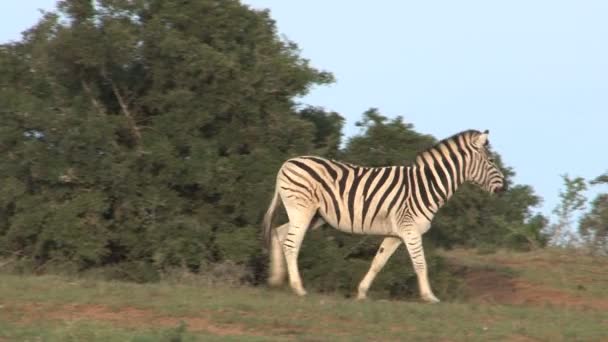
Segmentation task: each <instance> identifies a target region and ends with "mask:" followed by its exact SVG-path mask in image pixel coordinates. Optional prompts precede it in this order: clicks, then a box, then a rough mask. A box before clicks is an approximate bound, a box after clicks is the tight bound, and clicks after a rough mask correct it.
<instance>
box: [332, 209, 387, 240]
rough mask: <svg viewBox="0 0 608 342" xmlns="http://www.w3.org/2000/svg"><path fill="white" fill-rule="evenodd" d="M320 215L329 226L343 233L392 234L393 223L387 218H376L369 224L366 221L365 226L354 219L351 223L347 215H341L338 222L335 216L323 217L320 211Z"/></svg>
mask: <svg viewBox="0 0 608 342" xmlns="http://www.w3.org/2000/svg"><path fill="white" fill-rule="evenodd" d="M321 216H323V219H324V220H325V222H327V223H328V224H329V225H330V226H332V227H334V228H335V229H337V230H339V231H342V232H345V233H350V234H360V235H394V234H393V231H394V230H393V225H392V224H391V223H390V222H389V220H387V219H376V220H374V222H373V224H372V225H370V224H369V222H366V224H365V226H363V225H362V224H361V223H360V222H357V221H356V220H355V222H354V224H351V221H350V219H349V218H348V217H346V218H344V217H342V218H341V219H340V221H339V222H338V220H337V218H335V217H325V215H323V213H321Z"/></svg>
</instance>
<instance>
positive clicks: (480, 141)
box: [473, 129, 490, 147]
mask: <svg viewBox="0 0 608 342" xmlns="http://www.w3.org/2000/svg"><path fill="white" fill-rule="evenodd" d="M488 134H490V131H488V130H487V129H486V130H485V131H484V132H483V133H480V134H479V135H478V136H477V137H475V138H474V139H473V144H474V145H475V146H476V147H483V146H485V145H487V144H488Z"/></svg>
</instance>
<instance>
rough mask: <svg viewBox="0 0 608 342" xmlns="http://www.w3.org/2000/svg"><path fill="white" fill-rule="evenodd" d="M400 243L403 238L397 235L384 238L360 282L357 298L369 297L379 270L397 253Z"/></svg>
mask: <svg viewBox="0 0 608 342" xmlns="http://www.w3.org/2000/svg"><path fill="white" fill-rule="evenodd" d="M399 245H401V239H399V238H395V237H386V238H384V240H383V241H382V244H380V247H379V248H378V251H377V252H376V256H375V257H374V260H373V261H372V264H371V266H370V268H369V271H367V274H366V275H365V277H363V280H361V283H359V291H358V292H357V299H366V298H367V290H368V289H369V287H370V286H371V285H372V282H373V281H374V279H375V278H376V275H377V274H378V272H380V270H382V268H383V267H384V265H386V262H387V261H388V259H389V258H390V257H391V255H393V253H395V251H396V250H397V247H399Z"/></svg>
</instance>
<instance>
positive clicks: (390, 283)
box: [0, 0, 544, 295]
mask: <svg viewBox="0 0 608 342" xmlns="http://www.w3.org/2000/svg"><path fill="white" fill-rule="evenodd" d="M0 68H1V70H2V71H3V72H2V73H0V101H1V103H2V104H3V106H2V108H0V116H1V120H2V125H1V126H0V155H1V156H2V159H1V160H0V182H1V183H0V184H2V186H1V187H0V254H1V255H2V256H9V255H17V256H19V257H21V258H22V259H23V260H26V261H27V262H29V263H30V264H31V266H32V267H35V268H36V269H38V270H41V269H42V270H43V269H45V268H47V269H51V268H54V267H59V268H61V269H65V270H70V271H82V270H89V269H100V270H102V271H103V272H105V273H106V275H107V276H108V277H116V278H122V279H129V280H134V281H150V280H155V279H158V278H159V276H160V275H161V274H162V273H163V272H164V271H166V270H168V269H170V268H175V267H180V268H185V269H187V270H189V271H192V272H205V271H206V270H207V269H208V268H209V267H210V266H209V265H211V264H215V263H221V262H225V261H230V262H232V263H236V264H238V265H241V266H242V267H244V268H246V269H247V270H248V272H247V274H248V276H247V277H248V278H247V279H245V280H247V281H250V282H252V283H256V282H258V281H260V279H262V278H263V277H264V272H265V264H266V260H265V256H264V254H263V250H262V248H261V243H260V241H259V231H260V229H259V225H260V221H261V217H262V215H263V212H264V211H265V209H266V206H267V205H268V203H267V200H269V198H270V195H271V193H272V191H273V187H274V183H275V176H276V170H278V168H279V166H280V164H281V163H282V162H283V161H284V160H286V159H287V158H289V157H292V156H295V155H301V154H320V155H323V156H328V157H332V158H336V159H345V160H348V161H351V162H354V163H359V164H365V165H389V164H402V163H406V162H408V161H411V160H413V158H414V156H415V154H416V153H417V152H419V151H421V150H423V149H424V148H426V147H428V146H430V145H431V144H432V143H433V142H434V141H435V139H434V138H433V137H431V136H429V135H424V134H421V133H418V132H416V131H415V130H414V127H413V125H411V124H406V123H404V122H403V120H402V119H401V118H399V117H398V118H395V119H388V118H386V117H384V116H382V115H381V114H380V113H379V112H378V111H377V110H375V109H371V110H369V111H367V112H366V113H364V114H363V118H362V120H361V121H360V123H359V126H360V127H361V128H362V133H361V134H360V135H358V136H355V137H352V138H350V139H349V140H348V142H347V143H346V145H345V146H343V147H341V146H342V145H341V143H342V141H341V137H342V125H343V119H342V117H341V116H340V114H338V113H335V112H331V111H326V110H325V109H323V108H318V107H301V106H299V104H298V103H297V102H296V99H297V98H300V97H301V96H302V95H305V94H306V93H307V92H308V90H309V89H310V88H311V87H313V86H316V85H323V84H327V83H330V82H332V81H333V77H332V75H331V74H330V73H328V72H324V71H320V70H317V69H315V68H313V67H311V66H310V64H309V62H308V61H307V60H305V59H303V58H301V57H300V56H299V51H298V48H297V45H296V44H295V43H293V42H290V41H288V40H286V39H284V38H280V37H279V35H278V33H277V30H276V26H275V23H274V21H273V20H272V19H271V18H270V15H269V13H268V12H267V11H258V10H252V9H251V8H249V7H247V6H245V5H243V4H241V3H240V2H239V1H237V0H222V1H212V0H200V1H186V2H184V1H178V0H163V1H160V0H137V1H131V0H99V1H91V0H64V1H60V2H59V3H58V8H57V11H56V12H53V13H46V14H45V15H44V17H43V18H42V19H41V20H40V21H39V22H38V23H37V24H36V25H35V26H34V27H32V28H31V29H29V30H28V31H26V32H25V33H24V36H23V39H22V40H21V41H19V42H16V43H11V44H4V45H2V46H0ZM505 171H506V172H507V175H508V176H509V177H512V175H513V172H511V171H510V169H508V168H505ZM538 201H539V199H538V198H537V197H536V196H535V195H534V194H533V191H532V189H531V188H530V187H529V186H524V185H516V186H513V187H512V188H511V190H510V191H509V192H508V193H507V194H505V195H504V196H502V197H497V198H491V199H490V198H489V197H488V196H487V195H486V194H483V193H481V192H480V191H477V190H475V189H467V190H464V191H462V194H460V195H459V196H458V198H457V199H455V200H454V201H453V204H450V205H449V206H448V207H446V208H445V209H444V210H443V212H442V214H440V216H439V217H438V218H437V221H436V222H435V223H434V227H433V229H432V230H431V233H430V237H431V238H430V241H431V242H432V244H434V245H439V246H453V245H465V246H479V245H480V244H493V245H497V246H528V245H530V244H533V243H538V241H541V238H540V236H539V235H538V234H539V233H538V232H539V229H540V228H542V226H543V225H544V221H543V219H542V217H538V216H532V215H531V214H530V211H529V210H530V208H531V207H533V206H534V205H536V204H537V203H538ZM310 235H311V236H310V237H309V238H308V239H307V240H306V242H305V250H304V252H303V254H302V257H301V263H302V266H303V268H304V269H305V271H304V274H305V276H307V278H308V280H309V281H311V282H312V284H314V286H316V287H317V288H319V289H321V290H326V291H334V290H340V289H346V288H348V290H349V291H350V290H351V289H352V288H353V287H352V284H353V283H355V282H357V281H358V280H359V279H360V277H361V276H363V272H365V270H366V268H367V267H368V265H369V260H370V258H371V256H372V255H373V253H374V252H375V247H376V246H377V239H373V238H369V239H368V238H364V239H363V240H362V239H361V237H353V236H348V235H345V234H340V233H337V232H335V231H331V230H328V229H321V230H320V231H319V232H312V233H311V234H310ZM402 254H405V252H403V253H402ZM395 258H399V259H401V260H402V261H404V260H406V259H405V258H404V255H401V256H396V257H395ZM430 259H431V265H434V267H435V269H440V268H441V267H442V266H441V265H442V261H441V259H439V258H434V257H433V256H431V258H430ZM387 268H388V269H387V271H386V272H385V275H384V276H382V277H381V279H380V280H379V281H378V287H379V288H382V289H385V290H386V291H387V292H388V293H390V294H393V295H399V294H403V293H408V291H411V288H412V287H413V283H414V281H415V280H414V279H415V278H413V277H414V275H413V273H412V272H411V271H410V270H409V268H406V267H404V266H403V263H397V262H395V263H390V264H389V266H387ZM431 273H432V274H433V272H431ZM435 274H437V273H435ZM336 279H339V281H336ZM446 284H448V283H447V282H446ZM447 287H448V286H447V285H446V288H447ZM438 292H441V291H438Z"/></svg>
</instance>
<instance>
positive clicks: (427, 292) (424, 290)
mask: <svg viewBox="0 0 608 342" xmlns="http://www.w3.org/2000/svg"><path fill="white" fill-rule="evenodd" d="M401 238H402V239H403V242H404V243H405V247H406V248H407V251H408V253H409V254H410V258H411V259H412V265H413V266H414V271H416V276H417V278H418V287H419V290H420V296H421V297H422V300H424V301H426V302H430V303H438V302H439V299H437V297H435V295H434V294H433V291H432V290H431V285H430V284H429V277H428V271H427V266H426V259H425V257H424V248H423V247H422V235H421V234H420V230H419V229H417V227H415V226H408V227H406V228H404V229H403V230H402V232H401Z"/></svg>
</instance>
